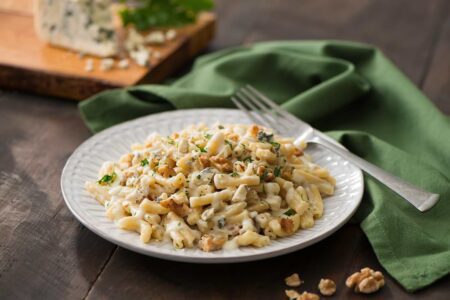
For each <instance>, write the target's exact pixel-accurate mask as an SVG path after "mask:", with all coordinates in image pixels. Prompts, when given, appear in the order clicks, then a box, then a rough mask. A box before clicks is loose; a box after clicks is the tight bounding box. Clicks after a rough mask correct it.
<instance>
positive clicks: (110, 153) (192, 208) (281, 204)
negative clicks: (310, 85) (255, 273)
mask: <svg viewBox="0 0 450 300" xmlns="http://www.w3.org/2000/svg"><path fill="white" fill-rule="evenodd" d="M61 188H62V193H63V196H64V199H65V201H66V204H67V206H68V207H69V209H70V210H71V212H72V213H73V214H74V216H75V217H76V218H77V219H78V220H79V221H80V222H81V223H82V224H84V225H85V226H86V227H87V228H89V229H90V230H92V231H93V232H95V233H96V234H98V235H99V236H101V237H103V238H105V239H107V240H109V241H111V242H113V243H115V244H117V245H119V246H121V247H124V248H127V249H130V250H133V251H136V252H139V253H142V254H146V255H150V256H154V257H159V258H164V259H169V260H175V261H186V262H199V263H225V262H242V261H250V260H258V259H264V258H268V257H273V256H277V255H282V254H285V253H289V252H292V251H295V250H298V249H301V248H304V247H307V246H309V245H311V244H313V243H315V242H317V241H319V240H321V239H323V238H325V237H327V236H329V235H330V234H332V233H333V232H334V231H336V230H337V229H338V228H340V227H341V226H342V225H343V224H345V222H346V221H347V220H348V219H349V218H350V217H351V216H352V215H353V213H354V212H355V211H356V209H357V207H358V205H359V203H360V201H361V198H362V193H363V189H364V184H363V177H362V172H361V170H359V169H358V168H357V167H355V166H353V165H351V164H350V163H348V162H347V161H345V160H344V159H342V158H341V157H339V156H337V155H335V154H333V153H332V152H330V151H328V150H326V149H323V148H320V147H315V146H310V145H308V146H307V145H306V144H304V143H303V142H302V141H300V140H298V139H296V138H295V132H274V131H273V130H272V129H270V128H266V127H264V126H261V125H258V124H252V122H251V121H250V120H249V119H248V118H247V117H246V115H245V114H243V113H242V112H240V111H238V110H233V109H192V110H176V111H171V112H166V113H160V114H155V115H150V116H146V117H142V118H139V119H136V120H133V121H129V122H126V123H122V124H119V125H116V126H114V127H111V128H109V129H106V130H104V131H102V132H101V133H99V134H97V135H94V136H93V137H91V138H90V139H88V140H87V141H85V142H84V143H83V144H82V145H80V146H79V147H78V148H77V149H76V150H75V151H74V153H73V154H72V155H71V157H70V158H69V159H68V161H67V163H66V166H65V167H64V170H63V173H62V177H61Z"/></svg>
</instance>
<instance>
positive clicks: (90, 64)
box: [84, 58, 94, 72]
mask: <svg viewBox="0 0 450 300" xmlns="http://www.w3.org/2000/svg"><path fill="white" fill-rule="evenodd" d="M84 70H85V71H86V72H92V71H94V61H93V60H92V59H91V58H89V59H88V60H86V64H85V65H84Z"/></svg>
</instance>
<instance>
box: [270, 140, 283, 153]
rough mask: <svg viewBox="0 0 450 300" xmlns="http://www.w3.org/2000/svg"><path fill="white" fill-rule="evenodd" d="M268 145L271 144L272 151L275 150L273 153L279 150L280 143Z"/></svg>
mask: <svg viewBox="0 0 450 300" xmlns="http://www.w3.org/2000/svg"><path fill="white" fill-rule="evenodd" d="M270 144H272V147H273V149H275V151H278V150H280V146H281V145H280V143H277V142H270Z"/></svg>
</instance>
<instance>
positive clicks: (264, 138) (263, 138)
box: [258, 131, 273, 143]
mask: <svg viewBox="0 0 450 300" xmlns="http://www.w3.org/2000/svg"><path fill="white" fill-rule="evenodd" d="M272 138H273V134H269V133H265V132H264V131H260V132H258V141H260V142H267V143H270V142H271V141H272Z"/></svg>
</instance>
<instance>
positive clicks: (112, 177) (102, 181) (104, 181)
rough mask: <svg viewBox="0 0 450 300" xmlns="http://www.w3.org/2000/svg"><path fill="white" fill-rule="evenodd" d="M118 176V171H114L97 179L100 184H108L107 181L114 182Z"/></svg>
mask: <svg viewBox="0 0 450 300" xmlns="http://www.w3.org/2000/svg"><path fill="white" fill-rule="evenodd" d="M116 177H117V175H116V173H112V174H111V175H109V174H105V175H103V177H102V178H101V179H100V180H99V181H97V182H98V184H101V185H105V184H107V183H111V182H113V181H114V180H115V179H116Z"/></svg>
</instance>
